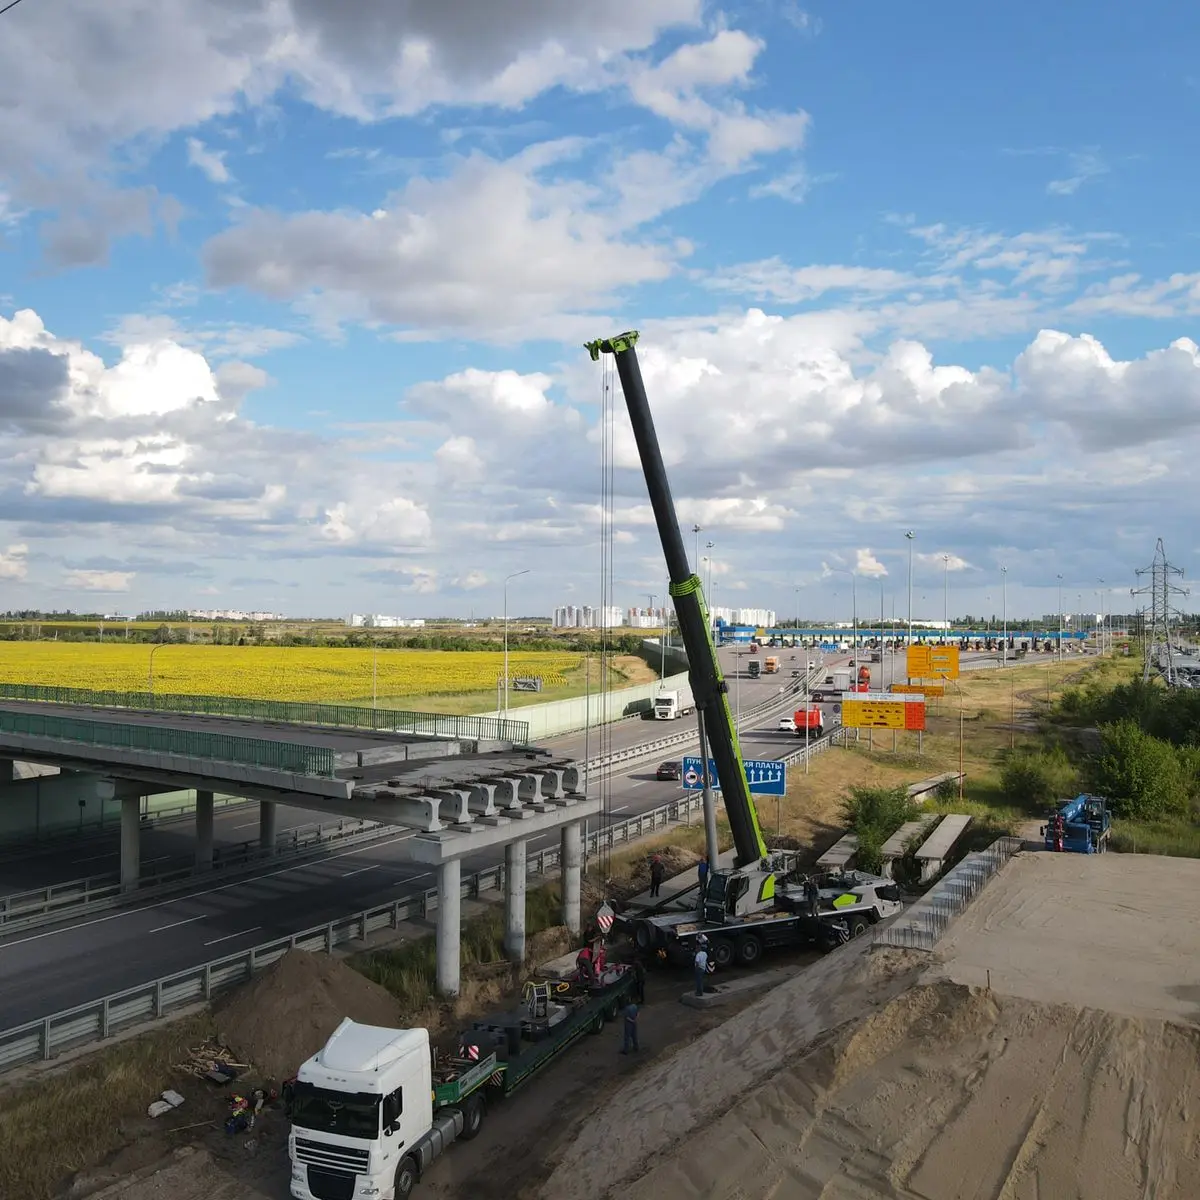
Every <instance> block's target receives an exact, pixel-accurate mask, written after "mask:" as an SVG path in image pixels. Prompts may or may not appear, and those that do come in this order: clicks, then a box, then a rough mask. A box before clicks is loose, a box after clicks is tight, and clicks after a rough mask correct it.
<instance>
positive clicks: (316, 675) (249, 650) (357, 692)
mask: <svg viewBox="0 0 1200 1200" xmlns="http://www.w3.org/2000/svg"><path fill="white" fill-rule="evenodd" d="M151 651H153V652H154V668H153V669H154V691H155V692H159V693H167V692H173V693H181V694H185V695H203V696H245V697H249V698H251V699H255V700H293V701H302V702H309V703H327V704H338V703H340V704H354V703H366V704H370V703H371V697H372V660H373V659H374V661H375V669H376V671H377V678H376V681H375V688H376V694H377V695H378V696H379V697H380V698H381V699H382V698H384V697H388V698H400V697H405V696H411V697H418V696H437V695H443V696H454V695H464V694H467V693H472V692H488V691H494V690H495V688H496V684H497V680H498V679H499V678H500V677H501V676H502V675H503V673H504V655H503V653H502V652H500V651H489V650H479V651H456V650H379V651H378V652H377V656H376V652H374V651H372V650H370V649H365V650H358V649H341V648H326V647H292V646H188V645H173V644H169V643H168V644H164V645H161V646H153V645H146V644H133V645H130V644H118V643H112V644H108V645H105V644H100V643H92V642H0V683H25V684H40V685H43V686H49V687H78V688H96V689H101V690H113V691H136V692H144V691H146V690H148V688H149V686H150V654H151ZM581 662H582V658H581V656H580V655H578V654H571V653H562V652H555V651H512V652H511V653H510V655H509V669H510V671H511V673H512V675H513V676H514V677H516V676H521V675H539V676H541V678H542V686H543V688H544V689H546V690H547V691H549V690H551V689H553V688H560V687H563V686H564V685H565V684H566V683H567V682H568V681H567V679H566V673H567V672H569V671H574V670H576V669H578V668H579V667H580V665H581Z"/></svg>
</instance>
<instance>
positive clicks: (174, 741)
mask: <svg viewBox="0 0 1200 1200" xmlns="http://www.w3.org/2000/svg"><path fill="white" fill-rule="evenodd" d="M0 733H12V734H17V735H24V736H26V737H38V738H48V739H51V740H53V741H59V742H78V743H81V744H83V745H87V746H107V747H113V748H117V749H121V750H148V751H150V752H152V753H155V754H171V755H175V756H177V757H180V758H200V759H205V760H206V761H216V762H228V763H240V764H245V765H249V766H254V767H265V768H267V769H268V770H272V771H282V772H286V773H287V774H289V775H318V776H323V777H327V778H329V777H332V775H333V751H332V750H330V749H329V748H328V747H327V746H304V745H301V744H300V743H299V742H275V741H270V740H268V739H266V738H244V737H232V736H230V735H229V734H224V733H200V732H198V731H196V730H192V729H166V728H163V727H162V726H155V725H121V724H117V723H116V722H110V721H81V720H78V719H77V718H75V717H48V716H44V715H43V714H42V713H29V712H13V711H10V710H0Z"/></svg>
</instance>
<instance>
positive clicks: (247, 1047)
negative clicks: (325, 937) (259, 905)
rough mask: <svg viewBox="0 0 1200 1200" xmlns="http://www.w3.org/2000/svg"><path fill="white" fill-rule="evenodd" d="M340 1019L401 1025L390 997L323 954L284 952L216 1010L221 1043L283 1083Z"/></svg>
mask: <svg viewBox="0 0 1200 1200" xmlns="http://www.w3.org/2000/svg"><path fill="white" fill-rule="evenodd" d="M343 1017H350V1018H352V1019H353V1020H355V1021H361V1022H362V1023H363V1024H364V1025H390V1026H396V1025H402V1022H401V1018H400V1008H399V1005H398V1004H397V1002H396V1000H395V998H394V997H393V996H392V994H391V993H390V992H388V991H386V990H385V989H384V988H382V987H380V986H379V984H377V983H372V982H371V981H370V980H369V979H365V978H364V977H363V976H362V975H360V974H359V973H358V972H357V971H355V970H352V969H351V968H350V967H348V966H347V965H346V964H345V963H344V962H341V961H340V960H339V959H335V958H330V957H329V955H327V954H310V953H308V952H307V951H305V950H289V951H288V953H287V954H285V955H284V956H283V957H282V958H281V959H280V960H279V961H278V962H276V963H274V964H273V965H272V966H271V967H269V968H268V969H267V970H266V971H264V972H263V974H262V975H260V976H258V978H257V979H254V980H252V981H251V982H250V983H248V984H246V985H245V986H244V987H241V988H238V990H237V991H236V992H234V993H232V994H231V995H230V996H229V997H228V998H226V999H225V1000H223V1001H222V1002H221V1003H220V1005H219V1006H218V1007H217V1009H216V1019H217V1028H218V1030H219V1032H220V1037H221V1040H222V1041H224V1042H225V1043H226V1044H227V1045H228V1046H229V1047H230V1048H231V1049H232V1050H234V1051H236V1053H238V1054H239V1055H241V1056H243V1058H244V1059H246V1060H248V1061H249V1062H251V1063H253V1064H254V1066H256V1067H257V1068H258V1069H259V1070H260V1071H262V1072H263V1074H264V1075H266V1076H268V1077H270V1078H274V1079H280V1080H282V1079H287V1078H289V1077H290V1076H291V1075H293V1074H295V1072H296V1069H297V1068H298V1067H299V1066H300V1064H301V1063H302V1062H304V1060H305V1059H307V1058H311V1057H312V1055H314V1054H315V1053H316V1052H317V1051H318V1050H320V1048H321V1047H322V1046H323V1045H324V1044H325V1042H326V1040H327V1039H328V1037H329V1035H330V1034H331V1033H332V1032H333V1031H334V1030H335V1029H336V1028H337V1027H338V1025H339V1024H340V1023H341V1021H342V1018H343Z"/></svg>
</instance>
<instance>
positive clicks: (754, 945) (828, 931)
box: [635, 911, 850, 968]
mask: <svg viewBox="0 0 1200 1200" xmlns="http://www.w3.org/2000/svg"><path fill="white" fill-rule="evenodd" d="M702 935H703V936H704V937H706V938H707V939H708V947H707V948H708V954H709V960H710V961H711V962H712V964H713V966H715V967H721V968H725V967H731V966H733V965H734V964H735V963H736V964H740V965H741V966H744V967H751V966H754V965H755V964H756V963H757V962H758V961H759V959H761V958H762V956H763V955H764V954H765V953H768V952H769V951H772V950H785V949H786V950H790V949H796V948H798V947H803V946H812V947H814V948H816V949H818V950H821V951H829V950H834V949H836V948H837V947H838V946H841V945H842V944H844V943H845V942H847V941H849V939H850V931H849V928H848V927H847V924H846V921H845V920H844V919H843V918H842V917H840V916H839V915H833V914H831V915H829V916H827V917H812V916H807V915H802V914H800V913H786V912H774V911H767V912H762V913H754V914H752V915H750V916H746V917H736V918H733V919H731V920H729V921H726V922H723V923H714V922H709V921H702V920H700V919H699V918H698V917H697V916H696V915H695V914H691V915H690V916H688V917H686V918H683V919H679V918H671V919H668V920H667V921H662V920H661V919H660V920H658V921H652V920H645V921H643V922H642V923H640V924H639V926H638V929H637V931H636V932H635V941H636V944H637V946H638V948H639V949H640V950H643V951H653V952H658V951H662V952H663V953H664V954H665V955H666V958H667V961H668V962H675V963H680V964H684V963H689V962H691V960H692V958H693V956H694V955H695V953H696V950H697V949H698V947H699V945H700V938H701V936H702Z"/></svg>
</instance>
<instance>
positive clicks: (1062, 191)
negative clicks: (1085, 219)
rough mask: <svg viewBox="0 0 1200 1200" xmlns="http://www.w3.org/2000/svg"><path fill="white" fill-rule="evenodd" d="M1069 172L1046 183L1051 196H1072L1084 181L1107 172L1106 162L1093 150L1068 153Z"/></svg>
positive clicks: (1096, 177)
mask: <svg viewBox="0 0 1200 1200" xmlns="http://www.w3.org/2000/svg"><path fill="white" fill-rule="evenodd" d="M1067 163H1068V170H1069V172H1070V173H1069V174H1068V175H1067V176H1065V177H1064V178H1062V179H1052V180H1051V181H1050V182H1049V183H1048V184H1046V192H1047V193H1048V194H1049V195H1051V196H1073V195H1075V193H1076V192H1077V191H1079V189H1080V188H1081V187H1083V185H1084V184H1085V183H1091V182H1092V181H1093V180H1096V179H1101V178H1103V176H1105V175H1107V174H1108V172H1109V166H1108V164H1107V163H1106V162H1105V161H1104V159H1102V158H1101V157H1100V155H1099V153H1097V151H1095V150H1083V151H1078V152H1076V153H1073V154H1070V155H1068V158H1067Z"/></svg>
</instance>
